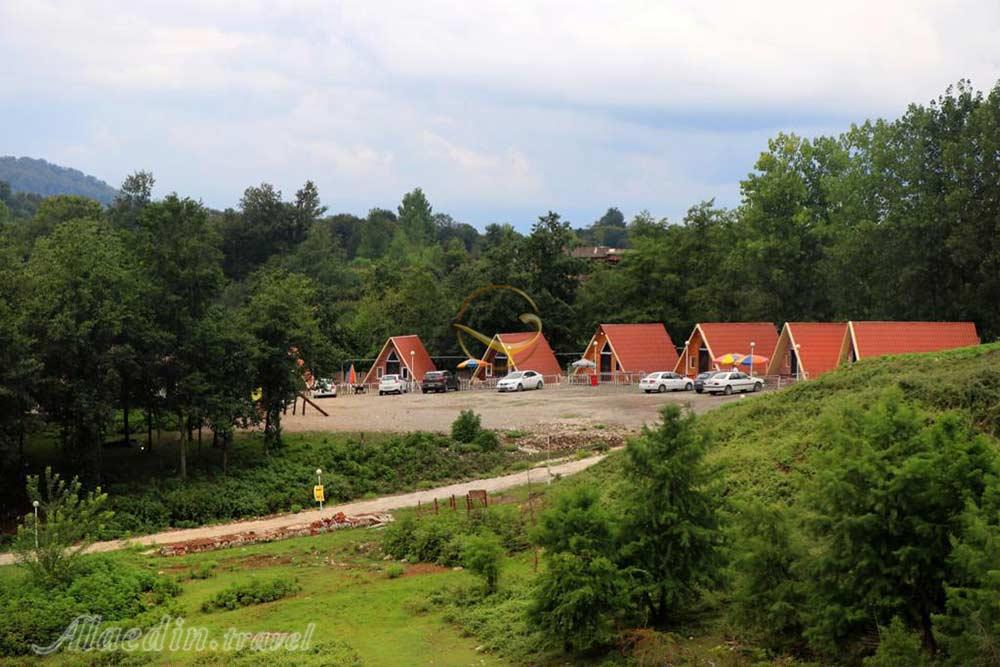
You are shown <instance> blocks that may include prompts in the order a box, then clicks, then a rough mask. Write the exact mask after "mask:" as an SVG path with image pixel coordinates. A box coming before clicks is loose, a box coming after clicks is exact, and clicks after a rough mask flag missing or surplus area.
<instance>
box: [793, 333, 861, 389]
mask: <svg viewBox="0 0 1000 667" xmlns="http://www.w3.org/2000/svg"><path fill="white" fill-rule="evenodd" d="M785 326H786V327H788V331H789V334H790V336H791V340H792V342H793V343H794V344H795V345H797V346H798V349H797V350H796V351H797V353H798V355H799V366H800V367H801V368H802V370H803V371H805V373H806V377H809V378H815V377H818V376H820V375H822V374H823V373H826V372H829V371H832V370H833V369H834V368H836V367H837V364H838V363H839V360H840V347H841V345H842V344H843V342H844V334H845V333H846V332H847V322H786V323H785Z"/></svg>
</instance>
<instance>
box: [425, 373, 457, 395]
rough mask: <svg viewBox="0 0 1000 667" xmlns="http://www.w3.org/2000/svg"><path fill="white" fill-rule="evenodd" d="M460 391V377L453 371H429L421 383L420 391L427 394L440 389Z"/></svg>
mask: <svg viewBox="0 0 1000 667" xmlns="http://www.w3.org/2000/svg"><path fill="white" fill-rule="evenodd" d="M451 390H455V391H458V378H457V377H455V374H454V373H452V372H451V371H428V372H427V373H424V381H423V382H421V383H420V391H422V392H424V393H425V394H429V393H431V392H432V391H433V392H435V393H436V392H439V391H451Z"/></svg>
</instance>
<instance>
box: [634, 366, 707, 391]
mask: <svg viewBox="0 0 1000 667" xmlns="http://www.w3.org/2000/svg"><path fill="white" fill-rule="evenodd" d="M639 388H640V389H642V390H643V391H644V392H646V393H647V394H649V393H651V392H654V391H656V392H664V391H691V390H692V389H694V383H693V382H691V380H690V379H689V378H686V377H684V376H683V375H681V374H680V373H672V372H670V371H659V372H656V373H650V374H649V375H647V376H646V377H644V378H642V379H641V380H639Z"/></svg>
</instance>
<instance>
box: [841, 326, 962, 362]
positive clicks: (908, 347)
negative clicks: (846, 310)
mask: <svg viewBox="0 0 1000 667" xmlns="http://www.w3.org/2000/svg"><path fill="white" fill-rule="evenodd" d="M970 345H979V334H977V333H976V325H975V324H974V323H973V322H848V323H847V332H846V333H845V335H844V338H843V340H842V342H841V346H840V354H839V356H838V362H839V363H851V362H854V361H856V360H858V359H864V358H867V357H879V356H882V355H885V354H907V353H910V352H937V351H939V350H950V349H953V348H956V347H968V346H970Z"/></svg>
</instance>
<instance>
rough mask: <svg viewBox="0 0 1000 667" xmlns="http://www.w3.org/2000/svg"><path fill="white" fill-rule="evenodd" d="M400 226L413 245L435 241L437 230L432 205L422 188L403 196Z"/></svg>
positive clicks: (400, 209) (400, 208)
mask: <svg viewBox="0 0 1000 667" xmlns="http://www.w3.org/2000/svg"><path fill="white" fill-rule="evenodd" d="M399 226H400V228H401V229H402V230H403V232H404V233H405V234H406V237H407V238H408V239H409V240H410V242H411V243H417V244H424V243H431V242H433V241H434V238H435V235H436V230H435V227H434V215H433V210H432V209H431V203H430V202H429V201H427V196H426V195H424V191H423V190H421V189H420V188H415V189H414V190H413V191H412V192H407V193H406V194H405V195H403V201H402V203H400V205H399Z"/></svg>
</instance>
